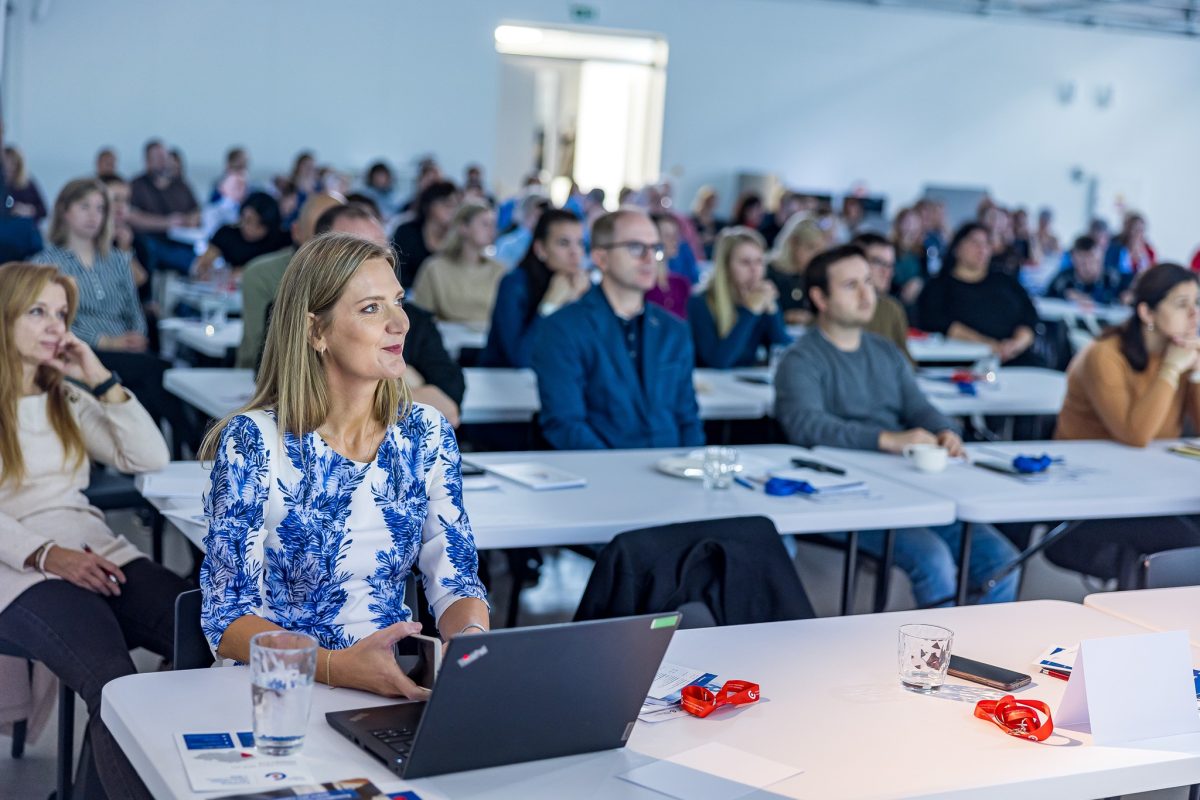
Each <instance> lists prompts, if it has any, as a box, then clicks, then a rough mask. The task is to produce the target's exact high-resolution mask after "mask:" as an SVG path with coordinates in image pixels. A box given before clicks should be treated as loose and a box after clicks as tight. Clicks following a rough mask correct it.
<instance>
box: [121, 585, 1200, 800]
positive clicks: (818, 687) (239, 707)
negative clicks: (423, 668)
mask: <svg viewBox="0 0 1200 800" xmlns="http://www.w3.org/2000/svg"><path fill="white" fill-rule="evenodd" d="M912 622H923V623H932V624H938V625H943V626H946V627H949V628H950V629H951V630H953V631H954V634H955V639H954V652H955V653H958V654H960V655H963V656H966V657H970V658H974V659H977V660H981V661H985V662H989V663H993V664H997V665H999V666H1003V667H1008V668H1010V669H1015V670H1018V671H1021V672H1031V670H1032V668H1031V663H1032V662H1033V660H1034V659H1035V658H1036V657H1037V655H1038V654H1039V653H1041V652H1042V651H1043V650H1044V649H1045V648H1046V647H1048V646H1050V645H1056V644H1063V645H1071V644H1074V643H1076V642H1078V641H1080V640H1081V639H1090V638H1101V637H1109V636H1123V635H1135V634H1140V633H1144V632H1145V631H1144V630H1143V629H1142V628H1140V627H1138V626H1136V625H1132V624H1130V623H1127V622H1124V621H1121V620H1118V619H1115V618H1113V617H1110V616H1108V615H1106V614H1102V613H1100V612H1098V611H1095V610H1093V609H1089V608H1085V607H1083V606H1081V605H1076V604H1074V603H1064V602H1058V601H1050V600H1039V601H1031V602H1025V603H1004V604H997V605H985V606H970V607H966V608H947V609H932V610H925V611H904V612H896V613H890V614H871V615H865V616H857V617H829V618H823V619H813V620H802V621H795V622H776V623H768V624H762V625H741V626H730V627H723V628H707V629H702V630H685V631H679V632H677V633H676V634H675V637H674V639H673V640H672V642H671V645H670V648H669V649H668V651H667V654H666V660H667V661H669V662H671V663H675V664H683V665H686V666H690V667H695V668H703V669H706V670H709V671H712V672H715V673H718V674H719V675H721V676H722V677H724V678H741V679H746V680H752V681H755V682H757V683H759V684H760V686H761V687H762V697H763V699H762V700H761V701H760V702H759V703H758V704H756V705H752V706H748V707H744V708H741V709H737V710H722V711H718V712H716V714H715V715H714V716H712V717H709V718H708V719H694V718H690V717H682V718H677V719H673V720H670V721H667V722H661V723H657V724H648V723H644V722H639V723H637V724H636V725H635V726H634V730H633V735H632V736H631V737H630V739H629V743H628V746H627V747H626V748H624V749H621V750H612V751H607V752H602V753H593V754H587V755H580V756H569V757H565V758H558V759H553V760H546V761H538V762H531V763H526V764H515V765H511V766H506V767H496V768H491V769H486V770H476V771H472V772H464V773H458V774H452V775H442V776H437V777H433V778H424V779H420V780H415V781H401V780H400V779H399V778H397V777H396V776H394V775H393V774H392V773H390V772H388V771H387V770H385V769H384V768H383V766H382V765H381V764H380V763H379V762H377V761H375V760H374V759H373V758H372V757H371V756H369V755H367V754H366V753H364V752H362V751H361V750H359V749H358V748H357V747H356V746H355V745H354V744H352V743H351V742H350V741H348V740H346V739H344V738H343V737H342V736H340V735H339V734H338V733H336V732H335V731H334V730H333V729H332V728H330V727H329V726H328V725H327V724H326V722H325V712H327V711H333V710H342V709H349V708H361V707H365V706H373V705H384V704H387V703H389V702H392V701H388V700H386V699H384V698H380V697H375V696H373V695H368V694H365V693H362V692H357V691H352V690H347V689H327V688H326V687H324V686H318V687H315V689H314V691H313V694H312V702H313V705H312V713H311V714H310V715H309V722H308V730H307V734H306V744H305V750H304V752H305V757H306V759H307V761H308V764H309V767H310V768H311V769H312V771H313V773H314V777H315V778H316V779H317V780H319V781H328V780H336V779H342V778H351V777H364V778H367V779H369V780H371V781H373V782H374V783H375V784H376V785H377V786H379V787H380V788H381V789H383V790H385V791H388V792H394V791H400V790H403V789H411V790H413V791H415V792H417V793H419V794H420V796H421V797H423V798H425V800H443V799H444V798H455V800H459V799H461V800H502V799H505V798H511V797H524V798H531V800H543V799H545V800H558V799H559V798H563V797H571V798H605V799H606V800H607V799H608V798H621V799H623V800H656V799H657V800H661V798H662V797H663V795H661V794H657V793H655V792H652V791H650V790H648V789H645V788H642V787H640V786H635V785H633V784H631V783H628V782H626V781H623V780H621V779H620V778H619V777H618V776H619V775H621V774H622V773H624V772H627V771H628V770H630V769H633V768H634V767H638V766H641V765H643V764H647V763H651V762H653V761H654V760H656V759H670V758H672V757H674V756H676V755H678V754H681V753H683V752H685V751H688V750H691V749H692V748H695V747H697V746H700V745H704V744H708V743H717V744H721V745H725V746H727V747H731V748H736V749H737V750H740V751H743V752H750V753H754V754H757V755H759V756H762V757H764V758H768V759H772V760H774V761H778V762H782V763H784V764H786V765H788V766H791V767H792V768H794V769H799V770H803V771H802V772H800V774H797V775H794V776H792V777H790V778H787V779H785V780H783V781H781V782H779V783H776V784H773V785H771V786H768V787H766V788H765V789H762V790H759V791H757V792H753V793H751V794H748V795H747V796H748V797H755V798H797V799H798V800H799V799H803V800H812V799H813V798H821V799H822V800H840V799H841V798H847V799H849V798H918V797H922V798H944V799H946V800H948V799H949V798H970V799H971V800H1001V799H1003V800H1009V799H1010V798H1013V797H1031V798H1032V797H1054V798H1056V800H1083V799H1084V798H1095V797H1108V796H1113V795H1122V794H1129V793H1133V792H1141V791H1152V790H1156V789H1162V788H1167V787H1172V786H1184V785H1188V784H1191V783H1195V782H1200V734H1189V735H1183V736H1173V737H1168V738H1161V739H1151V740H1144V741H1139V742H1132V743H1128V744H1123V745H1113V746H1105V747H1101V746H1095V745H1093V744H1092V741H1091V736H1090V735H1089V734H1088V733H1084V732H1080V731H1077V730H1073V729H1067V728H1062V727H1061V726H1060V727H1059V728H1058V729H1057V730H1056V732H1055V734H1054V735H1053V736H1052V737H1051V738H1050V739H1049V740H1047V742H1046V743H1044V744H1034V743H1032V742H1027V741H1022V740H1019V739H1016V738H1013V737H1010V736H1006V735H1004V734H1003V733H1001V732H1000V731H999V730H998V729H997V728H996V727H995V726H994V725H992V724H991V723H988V722H986V721H983V720H979V719H976V718H975V717H974V716H973V714H972V712H973V710H974V705H975V703H976V702H977V701H978V700H979V699H981V698H983V697H994V696H997V693H993V692H991V690H988V689H987V688H985V687H982V686H979V685H977V684H968V683H965V682H963V681H960V680H958V679H956V678H949V679H948V683H947V686H946V687H944V688H943V689H942V690H941V691H940V692H939V693H938V694H936V695H920V694H914V693H911V692H907V691H905V690H903V689H902V688H901V687H900V685H899V682H898V679H897V674H896V630H897V628H898V627H899V626H900V625H903V624H907V623H912ZM1196 658H1197V653H1196V652H1195V651H1193V659H1194V660H1195V659H1196ZM533 666H534V665H531V667H533ZM556 668H565V667H563V666H562V665H559V666H558V667H556ZM1034 678H1035V680H1034V682H1033V684H1032V685H1031V686H1029V687H1028V688H1026V689H1023V690H1021V692H1020V693H1019V696H1022V697H1031V698H1035V699H1039V700H1043V701H1045V702H1046V703H1048V704H1049V705H1050V707H1051V708H1052V709H1055V710H1057V708H1058V705H1059V702H1060V701H1061V699H1062V696H1063V692H1064V690H1065V689H1066V685H1067V684H1066V683H1065V682H1063V681H1057V680H1050V679H1048V678H1045V677H1043V676H1040V675H1037V674H1036V673H1035V674H1034ZM498 688H499V687H498ZM165 708H169V709H171V713H170V714H164V713H162V710H163V709H165ZM101 716H102V718H103V720H104V722H105V724H106V725H107V726H108V728H109V730H111V731H112V733H113V736H114V737H115V738H116V740H117V742H118V743H119V744H120V746H121V747H122V749H123V750H124V751H125V753H126V755H127V756H128V757H129V760H130V762H131V763H132V764H133V766H134V768H135V769H137V771H138V774H139V775H140V776H141V777H142V779H143V780H144V781H145V783H146V785H147V787H148V788H149V790H150V792H151V794H153V795H154V796H155V797H157V798H161V799H162V800H167V798H178V799H180V800H183V799H185V798H186V799H187V800H192V798H199V797H204V796H205V795H200V794H196V793H193V792H192V791H191V790H190V787H189V785H188V783H187V778H186V774H185V772H184V769H183V766H182V763H181V761H180V758H179V754H178V752H177V750H176V746H175V742H174V740H173V735H174V734H175V733H177V732H181V731H214V730H222V731H223V730H231V729H232V730H249V729H250V689H249V677H248V672H247V669H246V668H245V667H228V668H222V669H207V670H203V669H202V670H191V671H186V672H157V673H146V674H141V675H131V676H127V677H124V678H118V679H117V680H115V681H113V682H111V683H109V684H108V685H107V686H105V687H104V692H103V701H102V705H101ZM496 733H497V735H502V734H503V732H502V731H497V732H496ZM701 780H702V778H701ZM209 796H211V795H209Z"/></svg>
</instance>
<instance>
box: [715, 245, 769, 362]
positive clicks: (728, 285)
mask: <svg viewBox="0 0 1200 800" xmlns="http://www.w3.org/2000/svg"><path fill="white" fill-rule="evenodd" d="M742 244H752V245H754V246H755V247H757V248H758V249H759V250H762V251H763V252H766V249H767V242H766V240H765V239H763V236H762V234H761V233H759V232H758V231H756V230H754V229H753V228H747V227H746V226H744V225H735V226H733V227H732V228H726V229H725V230H723V231H721V235H720V236H718V237H717V245H716V248H715V250H714V251H713V274H712V280H711V281H709V284H708V288H707V289H705V290H704V294H705V300H706V302H707V303H708V310H709V311H711V312H712V315H713V321H714V322H716V323H717V335H719V336H720V337H721V338H722V339H724V338H725V337H726V336H728V335H729V332H730V331H731V330H733V326H734V325H735V324H737V310H738V304H739V301H740V300H741V298H739V297H737V296H736V290H735V289H734V286H733V276H732V275H730V274H729V261H730V259H732V258H733V251H734V250H735V249H736V248H737V247H738V245H742Z"/></svg>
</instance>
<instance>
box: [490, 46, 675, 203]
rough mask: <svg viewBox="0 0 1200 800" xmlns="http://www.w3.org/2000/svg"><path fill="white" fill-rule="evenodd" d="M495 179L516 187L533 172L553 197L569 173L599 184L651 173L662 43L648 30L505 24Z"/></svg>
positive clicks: (636, 182)
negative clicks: (634, 30) (615, 30)
mask: <svg viewBox="0 0 1200 800" xmlns="http://www.w3.org/2000/svg"><path fill="white" fill-rule="evenodd" d="M495 41H496V51H497V52H498V53H499V54H500V58H501V66H500V95H499V101H500V102H499V110H498V117H499V118H498V120H497V126H496V130H497V136H498V141H497V143H496V167H495V173H494V174H495V178H496V181H497V183H498V185H499V186H500V188H501V190H502V191H504V192H506V193H508V192H513V191H515V190H517V189H518V188H520V187H521V186H522V185H524V183H525V181H526V179H527V178H528V177H529V176H530V175H533V174H536V175H537V176H538V178H539V180H540V181H541V182H542V184H543V185H546V186H549V187H550V191H551V196H552V198H553V200H554V201H555V202H556V203H561V202H562V201H564V200H565V199H566V193H567V191H568V189H569V187H570V183H571V181H572V180H574V181H575V182H576V183H578V184H579V185H580V186H581V187H582V188H583V189H584V191H587V190H589V189H593V188H600V189H603V190H604V192H605V195H606V201H605V204H606V205H608V206H609V207H611V208H615V207H616V203H617V195H618V194H619V192H620V190H621V188H622V187H623V186H642V185H644V184H647V183H651V182H654V181H657V180H658V178H659V172H660V169H661V163H662V125H663V103H664V100H665V97H666V69H667V43H666V40H665V39H663V38H662V37H659V36H655V35H652V34H635V33H623V32H608V31H596V30H586V31H583V30H577V29H572V28H548V27H542V26H533V25H517V24H506V25H501V26H499V27H498V28H496V31H495Z"/></svg>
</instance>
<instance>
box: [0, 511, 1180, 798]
mask: <svg viewBox="0 0 1200 800" xmlns="http://www.w3.org/2000/svg"><path fill="white" fill-rule="evenodd" d="M108 521H109V524H110V525H111V526H112V528H113V530H114V531H115V532H117V533H119V534H124V535H125V536H126V537H127V538H128V539H129V540H130V541H131V542H133V543H134V544H135V545H137V546H138V547H140V548H141V549H142V550H143V551H145V552H149V549H150V540H149V533H148V531H147V530H145V529H144V528H143V527H142V526H141V525H140V524H138V523H137V522H136V521H135V518H134V516H133V515H132V514H131V513H128V512H116V513H110V514H109V515H108ZM797 548H798V550H797V559H796V560H797V565H798V569H799V572H800V577H801V579H802V581H803V582H804V586H805V588H806V589H807V590H808V592H809V595H810V596H811V599H812V602H813V607H814V608H815V609H816V611H817V613H818V614H819V615H821V616H826V615H832V614H835V613H837V610H838V602H839V598H840V592H841V568H842V557H841V554H840V553H838V552H837V551H834V550H832V549H829V548H825V547H821V546H819V545H815V544H805V543H803V542H802V541H801V542H800V543H798V545H797ZM164 556H165V561H166V563H167V565H168V566H170V567H172V568H175V569H177V570H179V571H181V572H182V571H186V570H187V569H188V568H189V567H190V561H189V556H188V555H187V551H186V549H185V546H184V542H183V537H182V536H180V535H178V534H177V533H175V532H173V531H170V530H168V534H167V537H166V542H165V553H164ZM590 563H591V562H589V561H587V560H586V559H584V558H583V557H582V556H578V555H576V554H574V553H571V552H569V551H563V552H561V553H557V554H555V555H553V556H552V557H551V558H550V559H549V560H548V561H547V564H546V566H545V567H544V568H543V577H542V581H541V583H539V585H538V586H537V587H535V588H527V589H526V590H525V592H524V593H523V595H522V598H521V600H522V602H521V617H520V623H521V624H522V625H533V624H538V623H547V622H561V621H564V620H568V619H570V617H571V615H572V614H573V613H574V610H575V606H576V604H577V603H578V601H579V597H580V596H581V595H582V593H583V588H584V584H585V583H586V581H587V577H588V571H589V569H590ZM490 566H491V567H492V574H493V581H492V583H493V585H492V586H491V587H489V588H490V589H491V593H492V597H493V607H492V614H493V618H494V619H496V620H503V619H504V617H505V614H506V613H507V602H508V597H509V592H508V576H507V575H506V574H504V573H503V569H504V566H503V559H500V558H496V559H494V560H493V561H492V562H490ZM873 588H874V587H873V583H872V581H871V580H870V579H866V580H861V581H859V586H858V592H859V596H858V603H857V606H858V608H860V609H866V608H868V607H869V605H870V602H871V593H872V591H873ZM1101 588H1102V587H1100V586H1099V584H1097V583H1095V582H1089V583H1085V582H1084V581H1083V580H1082V579H1081V578H1080V576H1079V575H1077V574H1075V573H1070V572H1064V571H1062V570H1059V569H1057V568H1056V567H1054V566H1052V565H1050V564H1048V563H1047V562H1046V561H1045V560H1044V559H1043V558H1042V557H1041V556H1038V557H1036V558H1035V559H1034V560H1033V562H1032V563H1031V564H1030V567H1029V569H1028V571H1027V574H1026V577H1025V582H1024V585H1023V587H1022V592H1021V598H1022V599H1034V598H1037V599H1054V600H1068V601H1072V602H1082V601H1083V598H1084V597H1085V596H1086V595H1088V594H1092V593H1094V592H1096V591H1100V590H1101ZM912 607H913V602H912V597H911V595H910V593H909V587H908V582H907V580H906V579H905V577H904V576H903V574H902V573H900V572H899V571H896V572H894V574H893V580H892V588H891V597H890V598H889V603H888V608H889V610H899V609H904V608H912ZM134 662H135V663H136V664H137V665H138V667H139V669H142V670H152V669H156V668H157V666H158V658H157V657H156V656H152V655H151V654H149V653H147V652H146V651H143V650H138V651H135V653H134ZM76 715H77V723H76V726H75V730H76V736H77V738H80V739H81V738H82V735H83V723H84V722H85V713H84V709H83V705H82V703H77V704H76ZM55 739H56V737H55V721H54V718H53V716H52V718H51V722H50V724H49V725H48V726H47V729H46V730H45V731H44V732H43V733H42V736H41V737H40V738H39V739H38V741H37V742H36V743H34V744H31V745H29V747H28V748H27V749H26V751H25V756H24V758H22V759H21V760H20V761H13V760H12V759H11V758H9V757H8V754H7V751H8V747H7V742H8V740H7V739H6V738H2V737H0V741H3V742H4V744H3V745H0V750H2V751H3V753H0V786H3V787H5V790H4V791H5V795H4V796H6V797H9V796H11V797H44V796H46V794H48V793H49V791H50V789H51V788H52V787H53V785H54V766H55V756H56V747H55ZM78 744H79V743H78V742H77V743H76V747H77V750H76V752H78ZM10 792H11V794H9V793H10ZM1126 797H1128V798H1138V800H1184V798H1186V797H1187V789H1186V787H1181V788H1176V789H1166V790H1162V791H1158V792H1149V793H1144V794H1136V795H1127V796H1126Z"/></svg>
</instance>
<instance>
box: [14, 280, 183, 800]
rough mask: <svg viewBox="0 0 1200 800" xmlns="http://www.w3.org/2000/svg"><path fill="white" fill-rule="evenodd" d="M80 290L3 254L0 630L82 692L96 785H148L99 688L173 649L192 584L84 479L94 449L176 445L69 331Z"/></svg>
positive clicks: (149, 465)
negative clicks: (129, 529) (92, 500)
mask: <svg viewBox="0 0 1200 800" xmlns="http://www.w3.org/2000/svg"><path fill="white" fill-rule="evenodd" d="M77 303H78V291H77V290H76V288H75V283H74V281H72V280H71V279H70V278H68V277H66V276H64V275H62V274H61V273H59V272H58V270H56V269H55V268H54V267H49V266H40V265H34V264H17V263H10V264H5V265H4V266H2V267H0V419H3V420H5V422H4V424H3V425H0V642H3V643H4V645H5V648H6V649H13V648H15V649H17V650H19V651H20V652H22V653H23V654H24V655H26V656H27V657H28V658H31V659H34V660H36V661H39V662H41V663H42V664H44V665H45V666H46V667H47V668H49V669H50V671H51V672H53V673H55V674H56V675H57V676H58V677H59V679H60V680H62V681H64V682H65V683H66V684H67V685H68V686H70V687H71V688H72V689H73V690H75V691H76V692H78V693H79V694H81V695H82V696H83V698H84V700H85V701H86V703H87V706H88V711H89V713H90V714H91V721H90V723H89V729H90V733H91V743H92V750H91V752H92V757H91V758H90V759H88V761H87V762H86V763H85V764H83V765H82V766H83V768H84V769H85V770H86V771H87V773H88V780H87V781H86V783H87V785H88V786H89V787H90V788H91V790H92V791H90V792H89V795H91V794H94V795H95V796H97V797H103V796H105V794H107V796H110V797H122V798H124V797H149V794H148V793H147V792H146V789H145V786H144V785H143V784H142V783H141V780H140V779H139V778H138V776H137V773H136V772H135V771H134V769H133V768H132V767H131V766H130V764H129V761H128V760H127V759H126V758H125V756H124V754H123V753H122V752H121V749H120V747H119V746H118V745H117V744H116V742H115V741H114V740H113V738H112V735H111V734H110V733H109V732H108V730H107V728H105V726H104V723H103V722H102V721H101V719H100V714H99V711H100V690H101V689H102V688H103V687H104V685H105V684H106V683H107V682H108V681H110V680H112V679H114V678H119V677H121V676H123V675H129V674H132V673H134V672H136V669H135V668H134V665H133V662H132V661H131V660H130V658H129V650H130V649H131V648H134V647H145V648H147V649H149V650H151V651H153V652H155V653H158V654H159V655H162V656H167V655H168V654H169V653H170V651H171V647H172V640H173V637H174V627H173V609H174V604H175V598H176V597H177V596H178V595H179V593H180V592H182V591H186V590H187V588H188V586H187V584H186V583H185V582H184V581H183V579H181V578H179V577H178V576H177V575H174V574H173V573H171V572H169V571H168V570H166V569H164V568H163V567H161V566H159V565H158V564H155V563H153V562H152V561H150V560H149V559H148V558H146V557H145V556H143V555H142V553H141V552H139V551H138V550H137V548H135V547H134V546H133V545H131V544H130V543H129V542H127V541H126V540H125V539H124V537H121V536H116V535H114V534H113V532H112V531H111V530H109V528H108V526H107V525H106V524H105V522H104V515H103V514H102V513H101V512H100V511H99V510H97V509H96V508H94V507H92V506H91V505H90V504H89V503H88V501H87V498H86V497H84V495H83V490H84V489H85V488H86V487H87V484H88V472H89V469H88V462H89V459H95V460H97V461H100V462H103V463H107V464H111V465H113V466H115V467H116V468H117V469H120V470H122V471H124V472H141V471H148V470H154V469H159V468H161V467H163V466H164V465H166V463H167V461H168V459H169V455H168V452H167V446H166V443H165V442H164V441H163V439H162V435H161V434H160V433H159V431H158V429H157V428H156V427H155V426H154V422H153V421H152V420H151V419H150V416H149V414H147V413H146V411H145V409H143V408H142V406H141V404H140V403H138V401H137V400H136V399H135V398H134V397H133V395H131V394H130V393H129V392H128V391H126V390H125V389H124V388H122V386H121V385H120V383H119V381H118V379H117V377H116V376H115V375H113V373H111V372H109V371H108V370H107V369H105V368H104V366H103V365H102V364H101V363H100V360H99V359H98V358H97V357H96V354H95V353H93V352H92V350H91V348H90V347H88V346H87V344H86V343H84V342H83V341H81V340H80V339H79V338H78V337H77V336H75V335H74V334H73V333H71V322H72V320H73V318H74V315H75V310H76V307H77ZM14 422H15V424H13V423H14Z"/></svg>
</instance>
